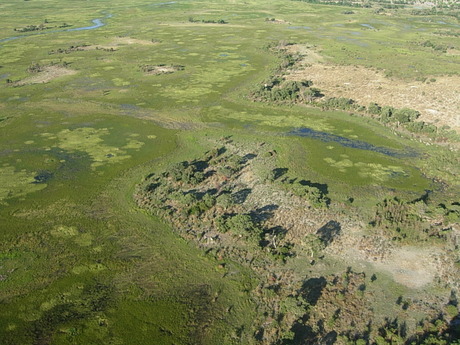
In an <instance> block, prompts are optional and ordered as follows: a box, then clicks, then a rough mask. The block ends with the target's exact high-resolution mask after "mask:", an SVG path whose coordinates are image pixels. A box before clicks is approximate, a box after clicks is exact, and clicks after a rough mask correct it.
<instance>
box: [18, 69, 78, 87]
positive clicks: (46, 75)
mask: <svg viewBox="0 0 460 345" xmlns="http://www.w3.org/2000/svg"><path fill="white" fill-rule="evenodd" d="M76 73H77V71H75V70H72V69H69V68H65V67H62V66H47V67H44V68H43V71H41V72H38V73H36V74H34V75H32V76H30V77H28V78H25V79H23V80H20V81H17V82H15V83H14V85H17V86H22V85H30V84H43V83H48V82H50V81H51V80H53V79H56V78H60V77H64V76H68V75H74V74H76Z"/></svg>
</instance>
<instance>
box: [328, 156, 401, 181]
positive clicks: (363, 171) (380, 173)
mask: <svg viewBox="0 0 460 345" xmlns="http://www.w3.org/2000/svg"><path fill="white" fill-rule="evenodd" d="M324 161H325V162H326V163H328V164H329V165H330V166H331V168H334V169H337V170H338V171H340V172H342V173H346V172H348V168H354V171H353V173H357V174H358V176H359V177H361V178H363V179H372V180H374V181H376V182H385V181H388V180H390V179H391V178H394V177H408V176H409V174H408V173H407V172H406V171H405V170H404V169H403V168H402V167H400V166H396V165H389V166H385V165H382V164H380V163H364V162H357V163H353V162H352V161H351V160H350V159H348V158H344V159H342V160H335V159H333V158H330V157H326V158H324ZM356 169H357V171H356Z"/></svg>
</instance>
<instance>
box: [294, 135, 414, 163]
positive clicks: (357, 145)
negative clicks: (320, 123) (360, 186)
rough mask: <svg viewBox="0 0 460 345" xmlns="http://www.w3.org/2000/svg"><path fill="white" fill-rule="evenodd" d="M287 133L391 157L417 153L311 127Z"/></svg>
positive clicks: (409, 155)
mask: <svg viewBox="0 0 460 345" xmlns="http://www.w3.org/2000/svg"><path fill="white" fill-rule="evenodd" d="M288 135H293V136H297V137H305V138H312V139H317V140H321V141H323V142H333V143H338V144H340V145H342V146H344V147H351V148H354V149H360V150H367V151H373V152H378V153H382V154H384V155H387V156H391V157H398V158H403V157H416V156H417V155H418V154H417V152H415V151H414V150H412V149H409V148H406V149H405V150H394V149H390V148H387V147H383V146H375V145H372V144H369V143H367V142H365V141H361V140H354V139H349V138H345V137H341V136H339V135H335V134H330V133H326V132H319V131H315V130H313V129H311V128H298V129H295V130H293V131H291V132H289V133H288Z"/></svg>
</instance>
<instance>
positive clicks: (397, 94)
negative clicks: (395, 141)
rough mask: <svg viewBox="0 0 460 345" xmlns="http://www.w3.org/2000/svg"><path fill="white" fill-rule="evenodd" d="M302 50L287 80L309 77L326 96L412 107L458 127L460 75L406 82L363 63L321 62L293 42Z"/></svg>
mask: <svg viewBox="0 0 460 345" xmlns="http://www.w3.org/2000/svg"><path fill="white" fill-rule="evenodd" d="M290 49H291V50H296V51H298V52H300V53H302V54H305V58H304V60H303V61H302V64H301V65H300V68H298V69H297V70H295V71H293V72H292V73H290V74H289V75H288V76H287V77H286V78H287V79H289V80H305V79H309V80H312V81H313V83H314V86H315V87H317V88H319V89H320V90H321V91H322V92H323V93H324V94H325V95H326V96H327V97H346V98H351V99H353V100H355V101H356V102H357V103H359V104H361V105H364V106H367V105H368V104H369V103H371V102H374V103H377V104H379V105H381V106H392V107H395V108H411V109H415V110H417V111H419V112H420V113H421V117H420V120H422V121H426V122H432V123H435V124H436V125H438V126H443V125H448V126H450V127H451V128H453V129H455V130H456V131H457V132H459V131H460V77H459V76H442V77H436V78H435V80H434V78H433V80H432V81H430V79H431V78H428V79H427V80H426V81H425V82H421V81H412V82H407V81H404V80H400V79H397V78H387V77H386V76H385V75H384V74H383V73H382V72H380V71H376V70H373V69H370V68H366V67H362V66H341V65H335V64H331V63H327V62H323V61H322V58H321V56H320V55H319V54H318V53H317V52H315V51H313V50H311V49H307V48H301V47H296V46H293V47H291V48H290Z"/></svg>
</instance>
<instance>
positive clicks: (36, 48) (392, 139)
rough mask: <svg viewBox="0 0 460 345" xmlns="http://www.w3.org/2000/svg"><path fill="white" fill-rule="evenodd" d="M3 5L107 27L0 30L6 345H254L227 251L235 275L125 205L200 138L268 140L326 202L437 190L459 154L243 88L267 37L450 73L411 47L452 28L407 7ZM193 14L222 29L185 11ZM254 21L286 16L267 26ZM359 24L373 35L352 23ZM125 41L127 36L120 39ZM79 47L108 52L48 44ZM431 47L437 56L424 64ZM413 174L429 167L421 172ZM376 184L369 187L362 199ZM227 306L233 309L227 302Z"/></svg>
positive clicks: (258, 72)
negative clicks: (51, 74)
mask: <svg viewBox="0 0 460 345" xmlns="http://www.w3.org/2000/svg"><path fill="white" fill-rule="evenodd" d="M0 8H1V15H0V19H1V21H2V23H3V25H2V28H0V39H2V38H7V37H12V36H16V35H18V34H19V33H18V32H16V31H14V28H21V27H25V26H27V25H36V24H40V23H42V22H44V21H45V19H46V20H47V21H48V22H49V23H48V25H49V26H50V27H51V26H58V25H62V23H67V24H69V25H71V26H70V28H75V27H84V26H89V25H91V20H93V19H96V18H101V19H102V20H103V22H104V23H105V24H106V25H105V26H102V27H100V28H97V29H95V30H86V31H73V32H56V33H52V32H49V33H44V34H42V35H36V36H30V37H23V38H20V39H17V40H11V41H7V42H2V43H0V56H1V61H0V65H1V67H0V76H1V79H0V82H1V83H2V84H3V85H0V115H1V116H0V117H1V119H2V121H1V122H0V131H1V135H0V184H1V186H2V187H1V188H0V221H1V227H2V232H1V234H0V243H1V244H0V267H1V268H0V277H1V279H0V300H1V307H2V313H1V315H0V340H1V341H0V342H2V343H4V344H17V343H21V344H33V343H36V342H37V341H44V340H49V341H51V342H52V343H53V344H72V343H75V342H80V343H85V344H91V343H94V344H97V343H109V342H113V343H126V344H129V343H137V344H142V343H147V342H149V341H150V340H151V339H155V340H156V343H159V344H162V343H164V344H167V343H171V342H172V341H174V342H176V343H183V344H187V343H203V344H206V343H208V344H215V343H222V344H231V343H251V336H252V333H251V332H252V331H253V330H252V329H251V327H252V325H251V322H252V320H253V319H254V313H255V307H254V305H253V303H252V301H251V300H250V298H249V294H248V291H250V290H251V289H252V287H253V286H254V284H255V282H254V280H253V277H252V276H251V274H250V273H249V272H248V271H247V270H246V269H244V268H242V267H239V266H237V265H235V264H234V263H228V265H227V267H230V269H231V272H232V274H229V275H227V277H226V278H225V279H223V278H222V276H223V274H224V272H222V270H221V269H220V268H219V267H218V265H219V263H220V262H217V261H216V260H215V259H211V258H209V257H207V256H205V255H203V253H202V252H200V251H198V250H197V249H195V248H194V247H193V246H192V245H191V244H188V243H186V242H185V241H183V240H181V239H180V238H179V237H178V236H176V235H175V234H174V233H173V232H172V231H171V229H170V228H169V227H168V226H167V225H166V224H163V223H161V221H159V220H158V219H154V218H152V217H150V216H148V215H146V214H144V213H143V212H141V211H140V210H138V209H137V208H136V207H135V206H134V204H133V202H132V201H131V196H132V191H133V186H134V185H135V184H136V183H138V182H139V181H140V180H141V179H142V177H143V176H145V175H147V174H149V173H151V172H152V171H161V169H163V168H164V167H165V166H167V165H168V164H170V163H174V162H177V161H180V160H187V159H189V158H190V157H195V156H200V155H202V153H203V152H204V151H206V150H207V149H209V147H207V146H206V145H203V143H202V141H200V140H199V138H200V137H206V136H209V137H211V138H218V137H220V136H227V135H233V136H234V137H235V138H237V139H238V140H242V141H247V142H248V143H249V144H251V143H254V142H255V141H268V142H269V143H270V144H271V145H273V146H274V147H275V148H276V149H277V151H278V153H279V154H278V162H279V165H280V166H282V167H287V168H289V169H290V173H292V174H293V175H294V176H296V177H299V178H305V179H308V178H309V179H313V180H315V181H319V182H321V183H326V184H328V185H329V186H330V190H331V195H332V196H333V197H337V198H338V199H340V200H346V198H348V197H349V196H350V195H353V196H355V197H357V201H356V202H357V203H358V204H359V203H361V204H362V205H364V206H369V205H371V204H372V202H374V201H375V200H376V199H378V198H379V197H380V196H382V195H386V193H390V192H391V190H393V189H397V190H400V191H405V192H407V193H414V194H417V193H420V192H421V191H423V190H425V189H427V188H432V185H431V184H432V182H431V179H432V177H433V176H434V175H436V174H438V171H437V170H439V171H440V170H442V167H443V166H445V164H444V163H443V159H445V160H446V161H449V162H453V160H454V159H455V157H452V154H450V153H446V154H439V152H441V151H442V152H447V151H443V150H444V149H442V148H429V149H425V148H423V146H422V145H419V144H416V143H414V142H412V141H408V140H407V139H406V138H403V137H400V136H397V135H395V134H394V133H392V132H391V131H390V130H388V129H387V128H385V127H383V126H381V125H379V124H376V123H373V122H372V121H367V120H364V119H362V118H359V117H350V116H349V115H348V114H346V113H341V112H321V111H319V110H317V109H312V108H302V107H285V106H271V105H263V104H255V103H253V102H250V101H248V100H247V99H246V96H247V94H248V92H249V91H248V90H249V89H250V87H252V86H254V84H257V83H260V82H262V80H264V79H265V78H267V77H268V74H269V73H270V71H271V70H272V69H273V68H275V66H276V65H277V62H278V61H277V59H276V57H274V56H272V55H271V54H268V53H267V51H265V50H264V49H263V47H264V46H266V45H267V44H268V43H270V42H273V41H279V40H285V41H288V42H296V43H300V44H308V45H316V47H317V49H318V50H319V51H320V52H321V54H322V55H324V56H325V58H326V60H327V61H331V62H335V63H344V64H359V65H363V66H367V67H373V68H377V69H385V72H386V73H387V74H389V75H393V76H395V77H398V78H403V79H415V78H417V77H419V76H437V75H443V74H449V73H458V67H457V65H456V64H457V63H458V57H453V56H447V55H446V54H443V53H441V52H438V51H433V50H432V49H431V48H427V47H424V46H420V45H418V44H417V42H420V41H426V40H433V41H435V40H436V42H439V44H447V43H448V41H449V40H450V38H447V37H446V38H440V37H439V35H435V34H434V33H433V31H435V30H444V29H445V25H444V24H440V23H435V22H431V23H430V22H426V21H425V19H424V18H420V17H411V18H410V19H411V20H410V24H408V25H406V24H407V23H406V22H407V20H406V19H407V18H405V17H404V16H403V15H401V16H400V15H396V16H393V17H382V16H378V15H375V14H373V13H372V12H371V10H368V9H356V10H354V12H355V14H354V15H352V16H350V15H344V14H342V13H341V12H342V11H343V8H341V7H332V6H315V5H309V4H305V3H300V2H291V1H275V2H272V3H269V4H267V3H263V4H262V3H261V2H260V1H258V0H254V1H248V2H246V3H245V4H244V6H243V5H241V4H238V3H232V2H226V1H221V0H215V1H206V2H204V1H198V2H189V1H176V2H171V3H158V2H157V3H145V2H130V3H129V4H126V2H120V1H110V2H109V1H104V0H100V1H92V2H90V3H85V4H82V3H78V4H77V3H75V4H72V3H68V2H66V3H62V2H58V1H54V0H49V1H45V2H34V1H27V2H21V3H15V4H13V3H3V4H0ZM109 14H110V15H112V16H111V17H110V18H108V17H107V15H109ZM189 17H194V18H197V19H198V18H199V19H200V20H219V19H223V20H225V21H227V22H228V24H223V25H213V24H203V23H191V22H189V21H188V18H189ZM267 17H276V18H277V19H282V20H285V21H286V24H279V25H278V24H272V23H268V22H266V21H265V18H267ZM366 23H369V24H370V25H372V26H373V27H374V28H375V30H373V29H369V28H367V27H363V26H362V25H361V24H366ZM295 27H299V28H295ZM301 27H304V28H301ZM305 27H309V28H310V29H306V28H305ZM50 30H52V29H50ZM45 31H46V30H45ZM126 38H133V39H136V40H137V41H134V42H133V43H126V40H125V41H123V39H126ZM142 42H144V44H143V43H142ZM146 42H149V44H146ZM150 43H151V44H150ZM211 43H212V44H211ZM455 44H458V40H455V42H454V45H455ZM79 45H91V46H96V47H102V48H103V47H107V46H111V47H112V46H113V47H114V51H106V50H104V49H90V50H84V51H74V52H71V53H69V54H51V55H50V51H53V50H57V49H67V48H69V47H70V46H79ZM457 49H458V47H457ZM390 58H391V59H390ZM434 58H435V59H437V61H439V63H436V64H433V63H432V62H431V61H432V59H434ZM62 61H65V62H66V63H67V64H68V67H67V68H69V69H72V70H74V71H76V74H75V75H72V76H62V77H57V78H55V79H53V80H50V81H49V82H47V83H44V84H33V85H24V86H18V87H14V86H12V85H8V84H7V83H6V79H10V80H12V81H19V80H23V79H25V78H27V77H29V76H30V73H29V72H28V71H27V69H28V67H29V66H30V65H31V64H33V63H40V64H43V65H46V64H51V63H61V62H62ZM160 64H168V65H182V66H184V69H183V70H181V71H176V72H174V73H171V74H167V75H166V74H165V75H156V76H154V75H146V74H145V73H144V72H143V71H142V69H141V68H140V66H142V65H160ZM411 66H417V68H412V67H411ZM300 127H308V128H313V129H315V130H319V131H327V132H329V133H332V134H335V135H340V136H344V137H347V138H349V139H359V140H362V141H366V142H369V143H371V144H373V145H376V146H384V147H388V148H393V149H397V150H399V149H404V148H405V147H406V146H407V147H410V148H411V149H413V150H416V151H419V152H420V153H421V156H420V157H424V156H423V154H426V155H428V157H440V158H439V159H437V161H436V164H430V162H433V161H435V159H434V158H429V159H428V160H424V161H423V162H422V158H411V159H398V158H391V157H387V156H384V155H381V154H378V153H375V152H370V151H364V150H357V149H352V148H345V147H343V146H340V145H338V144H335V143H334V144H331V143H324V142H320V141H317V140H313V139H308V138H293V137H291V136H290V137H288V136H286V133H288V132H289V131H291V130H293V129H296V128H300ZM171 128H173V129H171ZM442 157H444V158H442ZM421 162H422V163H421ZM449 167H450V168H449V171H448V172H443V174H444V175H442V176H443V177H444V176H446V179H448V180H449V181H454V176H455V171H456V170H455V169H456V168H455V164H453V163H450V165H449ZM419 169H422V170H423V171H422V172H426V171H428V172H429V173H427V174H426V176H423V174H422V172H421V171H420V170H419ZM382 171H383V172H385V173H384V174H383V175H382ZM360 173H361V175H360ZM393 173H394V174H393ZM439 173H440V172H439ZM376 190H378V191H379V192H378V193H377V196H374V197H373V198H369V199H367V197H370V196H372V195H373V194H374V193H375V191H376ZM359 196H361V199H360V198H359ZM216 296H217V299H216V301H215V302H209V301H212V300H214V299H215V298H216ZM203 305H210V307H209V309H202V306H203ZM229 307H232V308H231V309H232V310H233V311H232V312H230V313H226V311H227V310H228V308H229ZM208 319H212V320H211V321H212V322H209V320H208ZM205 324H209V327H207V328H203V327H202V326H203V325H205ZM197 329H198V330H199V331H197Z"/></svg>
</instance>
